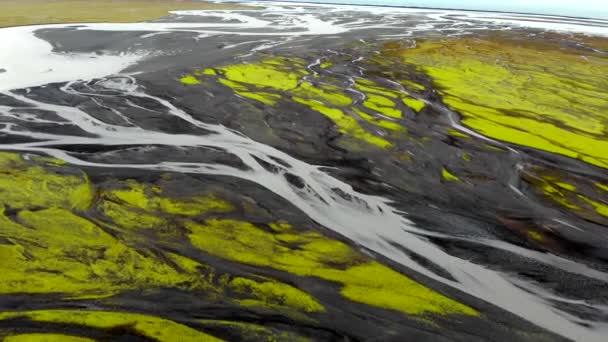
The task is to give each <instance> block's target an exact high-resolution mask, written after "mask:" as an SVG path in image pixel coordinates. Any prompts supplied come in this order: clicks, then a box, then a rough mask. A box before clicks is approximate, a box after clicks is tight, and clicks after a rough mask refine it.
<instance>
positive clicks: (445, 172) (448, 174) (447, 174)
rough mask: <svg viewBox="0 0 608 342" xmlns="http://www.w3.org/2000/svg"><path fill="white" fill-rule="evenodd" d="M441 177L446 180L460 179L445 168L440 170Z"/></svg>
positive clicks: (454, 180) (455, 180)
mask: <svg viewBox="0 0 608 342" xmlns="http://www.w3.org/2000/svg"><path fill="white" fill-rule="evenodd" d="M441 177H442V178H443V179H444V180H446V181H448V182H458V181H460V178H458V177H457V176H456V175H454V174H453V173H451V172H450V171H448V170H447V169H445V168H444V169H443V170H441Z"/></svg>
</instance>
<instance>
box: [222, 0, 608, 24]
mask: <svg viewBox="0 0 608 342" xmlns="http://www.w3.org/2000/svg"><path fill="white" fill-rule="evenodd" d="M256 1H259V2H271V3H272V2H290V3H294V4H297V3H301V4H312V5H332V6H364V7H387V8H411V9H420V10H440V11H462V12H478V13H497V14H517V15H530V16H536V17H552V18H565V19H579V20H586V21H598V23H602V24H605V25H607V26H608V18H606V19H602V18H591V17H577V16H567V15H557V14H539V13H532V12H511V11H490V10H481V9H477V10H475V9H462V8H444V7H422V6H398V5H382V4H356V3H348V4H346V3H337V2H331V1H330V2H314V1H306V0H302V1H300V0H298V1H292V0H278V1H273V0H256ZM221 2H224V1H220V3H221ZM240 3H246V0H245V1H244V2H240Z"/></svg>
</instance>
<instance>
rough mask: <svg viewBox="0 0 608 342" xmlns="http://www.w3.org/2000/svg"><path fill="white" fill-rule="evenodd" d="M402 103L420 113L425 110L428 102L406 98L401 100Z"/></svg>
mask: <svg viewBox="0 0 608 342" xmlns="http://www.w3.org/2000/svg"><path fill="white" fill-rule="evenodd" d="M401 101H403V104H405V105H406V106H408V107H410V108H412V109H413V110H414V111H415V112H419V111H421V110H423V109H424V107H426V102H424V101H422V100H419V99H416V98H413V97H411V96H404V97H402V98H401Z"/></svg>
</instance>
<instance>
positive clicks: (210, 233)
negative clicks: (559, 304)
mask: <svg viewBox="0 0 608 342" xmlns="http://www.w3.org/2000/svg"><path fill="white" fill-rule="evenodd" d="M0 164H1V165H2V166H3V170H4V172H3V174H2V175H0V185H2V186H3V187H4V188H3V191H2V192H0V272H2V274H3V276H2V277H1V278H0V296H2V295H9V296H10V295H28V296H37V295H45V296H52V297H53V298H56V300H57V301H58V303H62V302H70V303H78V302H84V303H87V302H88V301H91V300H94V301H95V302H96V303H97V304H96V306H97V307H100V305H101V307H100V309H99V310H59V309H60V308H61V307H58V308H57V310H54V309H52V308H49V309H48V310H36V311H14V312H13V311H5V312H0V320H8V319H16V318H19V319H21V320H23V319H25V320H26V321H31V322H39V323H48V324H51V325H49V327H51V326H52V324H58V325H66V324H67V325H76V326H84V327H88V328H93V329H104V330H107V329H114V328H118V327H128V330H130V331H132V332H133V333H136V334H139V335H142V336H145V337H148V338H150V339H154V340H157V341H171V340H173V338H174V337H175V336H180V338H181V339H182V340H183V341H189V340H191V341H215V340H219V339H217V338H216V337H213V336H211V335H212V334H208V333H207V332H204V331H201V330H200V329H199V327H191V326H189V325H185V324H182V323H177V322H175V321H173V320H172V319H170V318H161V317H156V316H155V315H146V314H142V313H139V312H138V313H133V312H128V311H125V310H113V309H107V308H104V307H103V305H102V303H104V301H106V300H111V299H112V298H117V297H120V296H122V295H124V294H125V293H129V292H130V291H148V292H149V291H152V292H154V291H162V289H172V290H174V291H183V292H184V293H191V294H192V295H194V296H196V297H200V298H204V300H205V301H207V302H208V303H213V304H214V305H225V306H228V307H233V308H240V309H243V310H247V311H248V312H255V313H258V314H273V315H281V316H285V317H289V319H291V320H294V321H296V322H307V324H308V323H310V322H315V321H316V319H317V318H319V317H322V316H320V315H324V314H326V313H327V312H329V311H331V310H336V309H335V303H333V302H329V303H328V302H326V301H325V300H322V299H321V298H327V297H326V294H325V295H324V296H321V297H319V296H317V294H316V292H315V290H313V291H311V289H317V290H318V289H324V290H323V291H328V289H334V290H331V291H335V293H334V294H333V296H334V297H336V298H338V299H336V300H338V301H339V302H340V301H342V302H344V303H348V302H351V303H357V305H364V306H370V307H374V308H376V309H384V310H387V311H390V312H393V313H395V314H402V315H403V314H404V315H412V316H424V317H425V319H431V318H432V317H433V316H438V315H441V316H445V315H466V316H472V317H475V316H478V315H479V313H478V312H477V311H476V310H475V309H473V308H471V307H469V306H467V305H465V304H461V303H459V302H458V301H456V300H453V299H451V298H449V297H447V296H445V295H443V294H440V293H439V292H437V291H435V290H432V289H430V288H428V287H426V286H424V285H422V284H420V283H418V282H416V281H414V280H412V279H411V278H409V277H407V276H406V275H404V274H402V273H399V272H397V271H395V270H393V269H391V268H389V267H387V266H385V265H383V264H381V263H380V262H378V261H375V260H373V259H372V258H371V257H370V256H368V255H365V254H363V253H361V252H359V251H357V250H355V249H353V248H352V247H351V246H349V245H348V244H346V243H345V242H342V241H338V240H336V239H332V238H328V237H326V236H324V235H323V234H321V233H320V232H318V231H315V230H313V229H310V228H308V227H296V226H294V225H292V224H290V223H289V222H286V221H281V220H276V221H272V220H271V221H266V222H264V221H260V220H259V219H258V221H257V222H256V223H255V224H254V223H252V222H248V221H246V220H244V219H242V218H239V209H238V207H239V203H238V202H237V203H235V202H234V200H228V199H227V198H225V197H224V195H220V194H218V193H214V192H211V191H209V190H205V191H198V192H193V191H192V190H189V193H188V195H180V196H175V195H172V192H171V191H170V190H171V187H170V186H169V185H167V184H170V183H167V182H169V181H167V180H165V178H162V179H161V180H162V181H159V182H160V183H146V182H140V181H135V180H122V181H120V180H113V181H108V180H106V181H105V182H104V183H102V184H93V183H92V182H91V181H90V180H89V177H88V176H87V175H86V174H85V173H84V172H82V171H80V170H78V169H75V168H73V167H70V166H68V165H64V164H62V163H60V162H59V161H56V160H54V159H51V158H40V157H36V156H28V157H27V158H24V157H23V156H22V155H20V154H16V153H1V154H0ZM34 184H35V185H34ZM9 185H10V186H9ZM59 188H60V189H59ZM83 189H86V190H83ZM9 190H10V191H9ZM58 191H61V192H59V193H58ZM60 195H61V196H60ZM235 217H236V218H235ZM210 257H211V258H212V259H211V261H213V260H214V261H213V262H211V263H209V261H210V259H209V258H210ZM218 260H221V262H218ZM239 267H244V269H245V270H247V271H246V272H243V271H240V272H236V273H234V270H235V269H238V268H239ZM269 270H272V272H270V271H269ZM297 279H306V282H304V283H307V284H310V282H311V281H314V282H315V283H317V284H320V285H322V286H319V285H315V286H310V285H308V286H306V287H302V286H301V285H300V282H299V281H297ZM323 293H325V292H323ZM339 298H341V299H339ZM167 305H170V303H168V304H167ZM334 312H335V311H334ZM237 323H238V322H236V323H234V324H237ZM23 333H24V334H25V335H20V334H16V333H14V334H13V333H12V334H11V335H10V336H9V337H7V338H10V339H12V340H13V341H23V340H26V339H27V338H30V339H31V340H32V341H36V340H40V341H46V340H50V341H54V340H53V339H55V340H57V339H61V338H63V335H57V334H55V333H57V332H56V331H53V330H52V329H51V330H50V331H48V333H49V334H40V335H31V334H29V335H28V333H29V332H23ZM270 333H272V334H271V335H272V336H273V338H275V340H277V341H280V340H291V339H292V338H295V337H297V335H291V334H289V333H288V334H287V335H284V336H283V335H281V333H277V334H275V331H274V330H272V329H271V330H268V331H266V330H265V331H264V334H266V335H268V334H270ZM281 336H283V337H284V338H281ZM288 337H289V338H288ZM45 338H46V340H45ZM79 338H80V337H79V336H74V337H72V336H67V335H66V337H65V338H64V339H63V340H66V341H71V340H74V341H81V340H79ZM86 338H87V337H86V336H85V337H82V341H86ZM298 338H299V337H298Z"/></svg>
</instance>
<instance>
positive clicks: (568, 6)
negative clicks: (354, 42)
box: [303, 0, 608, 19]
mask: <svg viewBox="0 0 608 342" xmlns="http://www.w3.org/2000/svg"><path fill="white" fill-rule="evenodd" d="M303 1H310V2H321V3H322V2H326V3H346V4H377V5H391V6H413V7H435V8H454V9H468V10H486V11H505V12H525V13H538V14H548V15H563V16H572V17H588V18H601V19H608V0H303Z"/></svg>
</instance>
